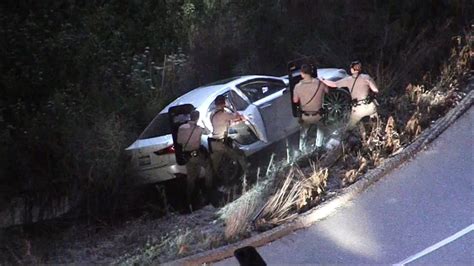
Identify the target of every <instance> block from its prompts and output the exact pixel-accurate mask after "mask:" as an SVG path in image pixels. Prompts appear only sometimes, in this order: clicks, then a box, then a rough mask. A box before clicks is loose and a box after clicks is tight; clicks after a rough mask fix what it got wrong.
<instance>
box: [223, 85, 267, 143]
mask: <svg viewBox="0 0 474 266" xmlns="http://www.w3.org/2000/svg"><path fill="white" fill-rule="evenodd" d="M227 99H228V100H229V102H230V104H231V106H232V108H233V110H232V111H233V112H235V111H238V112H239V113H241V114H243V115H244V116H245V117H246V118H247V119H248V120H247V121H245V124H244V128H243V130H251V131H252V132H253V133H254V134H255V136H256V137H257V138H258V139H259V140H261V141H263V142H268V138H267V132H266V129H265V124H264V123H263V119H262V115H261V114H260V111H259V110H258V108H257V106H255V105H253V104H250V102H249V101H248V99H245V98H244V97H242V96H240V95H239V94H238V93H237V92H236V91H234V90H231V91H230V92H229V94H228V95H227ZM240 124H241V125H240V127H242V126H243V125H242V123H240ZM238 126H239V125H235V126H232V127H231V128H230V132H229V133H230V134H231V135H232V128H237V127H238ZM240 130H241V131H240V132H241V134H244V133H245V132H243V131H242V129H240ZM237 142H239V143H241V144H244V145H248V144H251V139H248V140H245V143H242V142H241V141H239V140H237ZM249 142H250V143H249Z"/></svg>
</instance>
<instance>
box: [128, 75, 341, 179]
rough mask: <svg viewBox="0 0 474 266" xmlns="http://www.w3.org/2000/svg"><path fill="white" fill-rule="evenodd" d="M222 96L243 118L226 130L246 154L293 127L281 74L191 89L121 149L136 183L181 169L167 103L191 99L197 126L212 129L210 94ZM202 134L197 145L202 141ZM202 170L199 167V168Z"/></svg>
mask: <svg viewBox="0 0 474 266" xmlns="http://www.w3.org/2000/svg"><path fill="white" fill-rule="evenodd" d="M345 76H347V73H346V71H344V70H343V69H335V68H326V69H318V77H320V78H325V79H331V80H338V79H341V78H343V77H345ZM218 95H225V96H226V97H227V100H228V104H229V107H230V109H231V111H238V112H240V113H242V114H243V115H245V116H246V117H247V118H248V120H247V121H246V122H242V123H239V124H236V125H233V126H232V127H231V128H230V129H229V136H230V137H231V138H233V139H234V143H236V144H237V146H238V147H239V148H240V149H241V150H242V151H244V152H245V154H246V155H247V156H248V155H251V154H253V153H256V152H258V151H260V150H262V149H263V148H265V147H266V146H268V145H270V144H272V143H274V142H277V141H279V140H281V139H284V138H286V137H288V136H290V135H291V134H293V133H295V132H297V131H298V130H299V125H298V122H297V119H296V118H294V117H293V115H292V106H291V96H290V91H289V86H288V79H287V77H273V76H257V75H248V76H239V77H233V78H229V79H226V80H222V81H218V82H214V83H211V84H207V85H205V86H201V87H199V88H196V89H193V90H191V91H190V92H188V93H186V94H184V95H182V96H181V97H179V98H177V99H176V100H174V101H173V102H171V103H170V104H169V105H168V106H166V107H165V108H164V109H163V110H162V111H161V112H160V113H159V114H158V115H157V116H156V117H155V118H154V119H153V120H152V121H151V123H150V124H149V125H148V126H147V127H146V128H145V130H144V131H143V132H142V133H141V134H140V136H139V138H138V139H137V140H136V141H135V142H134V143H133V144H132V145H130V146H129V147H128V148H127V149H126V150H127V151H129V152H130V153H131V156H132V165H133V167H134V168H135V169H136V171H137V174H138V176H139V177H140V180H139V183H156V182H161V181H165V180H170V179H173V178H175V177H176V176H177V175H179V174H186V167H185V166H183V165H178V164H177V162H176V156H175V149H174V145H173V138H172V134H171V125H170V119H169V115H168V110H169V108H170V107H174V106H179V105H183V104H192V105H193V106H194V107H195V108H196V110H198V111H199V112H200V113H201V117H200V119H199V121H198V125H200V126H202V127H204V128H207V129H208V130H209V131H211V132H212V125H211V122H210V115H211V113H212V112H213V110H214V103H213V102H214V99H215V98H216V96H218ZM207 138H208V136H207V135H204V136H203V137H202V140H201V141H202V145H203V146H204V147H208V145H207ZM201 172H202V175H204V168H203V169H202V171H201Z"/></svg>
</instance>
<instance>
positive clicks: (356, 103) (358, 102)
mask: <svg viewBox="0 0 474 266" xmlns="http://www.w3.org/2000/svg"><path fill="white" fill-rule="evenodd" d="M373 101H374V98H373V97H367V98H365V99H362V100H353V101H352V103H351V105H352V106H354V107H355V106H359V105H363V104H369V103H371V102H373Z"/></svg>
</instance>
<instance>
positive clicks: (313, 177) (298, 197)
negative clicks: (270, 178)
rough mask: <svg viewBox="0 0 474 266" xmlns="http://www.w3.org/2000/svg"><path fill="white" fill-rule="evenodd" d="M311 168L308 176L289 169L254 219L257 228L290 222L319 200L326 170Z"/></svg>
mask: <svg viewBox="0 0 474 266" xmlns="http://www.w3.org/2000/svg"><path fill="white" fill-rule="evenodd" d="M311 168H312V173H311V174H310V175H309V176H307V175H305V174H304V172H303V171H302V170H301V169H299V168H297V167H296V166H293V167H291V168H290V169H289V171H288V173H287V174H286V177H285V179H284V180H283V181H282V183H281V185H278V186H276V188H275V190H274V193H273V195H272V196H271V197H270V198H269V199H268V200H267V201H266V203H265V204H264V206H263V208H262V209H261V211H260V212H259V214H258V216H257V217H256V219H255V220H256V226H257V228H267V227H272V226H276V225H279V224H282V223H284V222H286V221H288V220H291V219H292V218H294V217H295V216H296V215H297V213H298V212H299V211H300V210H302V209H303V208H305V207H307V206H308V205H309V204H311V203H314V202H315V201H317V200H318V199H320V196H321V195H322V194H323V193H324V192H325V188H326V184H327V178H328V169H319V168H318V167H317V166H316V165H315V164H314V163H313V164H311Z"/></svg>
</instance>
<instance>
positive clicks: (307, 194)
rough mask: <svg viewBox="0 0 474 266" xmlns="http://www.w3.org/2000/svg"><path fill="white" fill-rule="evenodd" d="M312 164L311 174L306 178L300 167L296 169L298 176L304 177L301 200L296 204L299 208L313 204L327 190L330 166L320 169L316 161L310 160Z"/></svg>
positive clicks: (300, 194)
mask: <svg viewBox="0 0 474 266" xmlns="http://www.w3.org/2000/svg"><path fill="white" fill-rule="evenodd" d="M310 166H311V170H312V171H311V175H309V176H308V177H306V178H305V177H304V176H305V175H304V173H303V172H302V171H301V170H300V169H296V171H297V172H298V176H300V177H303V178H302V180H301V181H303V183H302V190H301V191H300V193H299V200H298V202H297V205H296V207H297V209H298V210H302V209H303V208H307V207H311V206H313V205H314V204H315V203H316V202H318V201H319V200H320V199H321V196H322V195H323V194H324V192H325V191H326V187H327V181H328V176H329V171H328V168H323V169H320V168H319V167H317V165H316V163H314V162H310Z"/></svg>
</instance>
